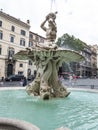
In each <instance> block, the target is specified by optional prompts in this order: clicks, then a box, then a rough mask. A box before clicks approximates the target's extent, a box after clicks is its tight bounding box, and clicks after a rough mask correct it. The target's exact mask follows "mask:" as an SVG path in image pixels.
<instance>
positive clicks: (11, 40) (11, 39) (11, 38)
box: [10, 35, 15, 43]
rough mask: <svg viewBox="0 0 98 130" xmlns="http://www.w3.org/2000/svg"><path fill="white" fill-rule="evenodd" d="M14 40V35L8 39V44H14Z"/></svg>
mask: <svg viewBox="0 0 98 130" xmlns="http://www.w3.org/2000/svg"><path fill="white" fill-rule="evenodd" d="M14 38H15V36H14V35H11V37H10V42H12V43H14Z"/></svg>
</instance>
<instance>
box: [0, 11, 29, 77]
mask: <svg viewBox="0 0 98 130" xmlns="http://www.w3.org/2000/svg"><path fill="white" fill-rule="evenodd" d="M29 30H30V25H29V22H28V21H27V23H24V22H22V21H21V20H19V19H16V18H14V17H12V16H10V15H8V14H6V13H4V12H2V11H0V78H1V77H4V78H5V77H7V76H9V75H12V74H23V75H24V76H26V77H27V67H28V61H26V60H25V61H23V60H18V59H17V60H14V59H13V55H14V54H16V53H17V52H19V51H20V50H24V49H25V48H27V47H28V43H29Z"/></svg>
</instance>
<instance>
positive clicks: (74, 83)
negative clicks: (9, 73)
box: [0, 78, 98, 89]
mask: <svg viewBox="0 0 98 130" xmlns="http://www.w3.org/2000/svg"><path fill="white" fill-rule="evenodd" d="M61 82H62V84H63V85H65V86H67V87H78V88H91V89H98V79H89V78H87V79H76V80H71V81H70V80H68V79H63V80H62V81H61ZM29 83H30V81H28V84H29ZM21 86H22V83H21V82H20V81H12V82H5V81H4V82H0V87H21Z"/></svg>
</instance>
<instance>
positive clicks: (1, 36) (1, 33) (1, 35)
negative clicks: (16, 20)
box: [0, 31, 3, 39]
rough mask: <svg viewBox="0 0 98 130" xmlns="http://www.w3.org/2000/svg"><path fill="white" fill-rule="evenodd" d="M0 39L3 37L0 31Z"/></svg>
mask: <svg viewBox="0 0 98 130" xmlns="http://www.w3.org/2000/svg"><path fill="white" fill-rule="evenodd" d="M0 39H3V32H2V31H0Z"/></svg>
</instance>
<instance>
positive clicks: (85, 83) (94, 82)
mask: <svg viewBox="0 0 98 130" xmlns="http://www.w3.org/2000/svg"><path fill="white" fill-rule="evenodd" d="M62 83H63V84H64V85H66V86H67V87H78V88H91V89H98V79H90V78H87V79H76V80H74V79H73V80H71V81H70V80H63V81H62Z"/></svg>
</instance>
